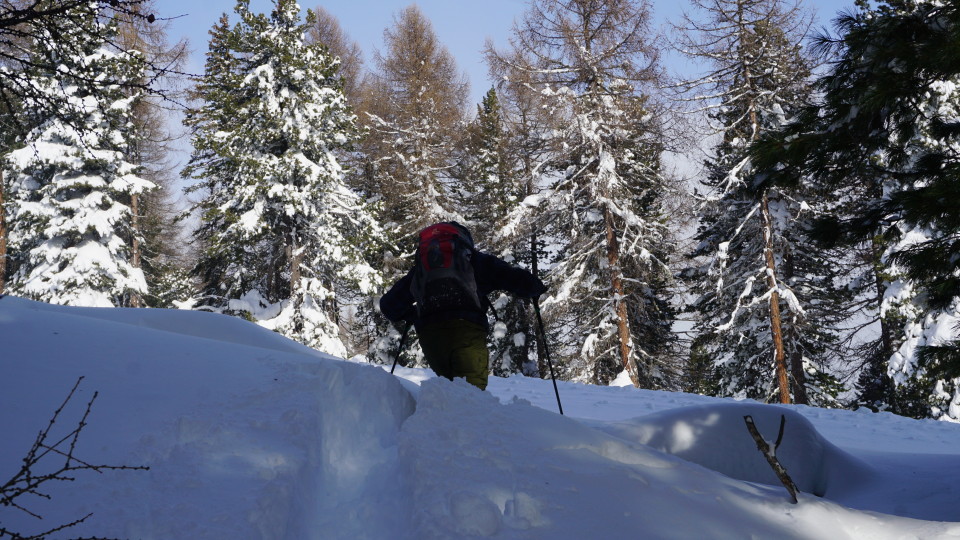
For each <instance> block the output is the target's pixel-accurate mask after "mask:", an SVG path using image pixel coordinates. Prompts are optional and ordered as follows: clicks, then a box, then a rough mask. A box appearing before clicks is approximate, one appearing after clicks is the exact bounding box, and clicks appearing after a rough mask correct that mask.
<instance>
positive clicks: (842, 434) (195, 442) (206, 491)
mask: <svg viewBox="0 0 960 540" xmlns="http://www.w3.org/2000/svg"><path fill="white" fill-rule="evenodd" d="M0 336H3V347H2V349H0V350H2V353H0V354H2V356H0V373H3V377H2V378H0V433H3V444H2V445H0V482H3V481H5V480H6V479H7V478H9V477H10V476H12V475H13V474H14V472H15V471H16V468H17V467H19V463H20V461H19V460H20V458H22V457H23V455H24V453H25V452H26V450H27V449H28V448H29V446H30V444H31V443H32V442H33V439H34V438H35V437H36V434H37V432H38V431H39V430H40V429H42V428H43V427H44V426H45V425H46V423H47V421H48V420H49V418H50V416H51V414H52V412H53V410H54V409H55V408H56V407H57V405H58V404H59V403H60V402H61V401H62V400H63V398H64V397H65V396H66V394H67V392H68V391H69V389H70V388H71V387H72V386H73V384H74V383H75V382H76V380H77V378H78V377H79V376H81V375H82V376H84V377H85V379H84V380H83V381H82V383H81V385H80V389H79V391H78V395H77V396H75V398H74V400H73V401H72V402H71V403H70V406H68V407H67V409H66V410H65V411H64V413H63V414H64V417H63V418H61V422H60V423H58V426H57V427H58V428H59V430H60V432H66V431H69V429H72V427H73V425H74V424H75V422H76V421H78V420H79V418H80V416H81V415H82V413H83V410H84V407H85V404H86V402H87V401H88V400H89V399H90V397H91V395H92V393H93V392H94V391H99V397H98V398H97V400H96V402H95V403H94V406H93V410H92V413H91V416H90V418H89V419H88V422H89V424H88V425H87V426H86V428H85V429H84V431H83V433H82V435H81V437H80V442H79V444H78V447H77V455H78V456H79V457H81V458H82V459H84V460H86V461H89V462H92V463H98V464H100V463H103V464H112V465H119V464H125V465H147V466H149V467H150V470H149V471H106V472H104V473H103V474H96V473H86V472H80V473H78V474H77V481H76V482H68V483H61V484H57V485H55V486H49V489H48V490H47V491H48V493H49V494H50V495H51V496H52V499H51V500H49V501H46V500H43V499H38V498H33V499H29V500H23V501H21V503H22V504H24V505H25V506H27V507H28V508H29V509H31V510H32V511H35V512H37V513H39V514H41V515H43V516H44V520H43V521H38V520H37V519H36V518H33V517H31V516H29V515H27V514H25V513H24V512H21V511H19V510H17V509H14V508H9V507H0V527H6V528H8V529H10V530H14V531H21V532H24V533H31V532H36V531H41V530H45V529H48V528H50V527H52V526H54V525H56V524H60V523H63V522H66V521H69V520H72V519H75V518H77V517H81V516H83V515H85V514H86V513H88V512H93V515H92V516H91V517H90V518H89V519H88V520H87V521H86V522H85V523H83V524H82V525H80V526H78V527H76V528H74V529H71V530H69V535H67V534H64V535H63V536H62V537H67V536H69V537H77V536H117V537H131V538H143V539H150V538H241V539H242V538H351V539H352V538H411V539H413V538H417V539H421V538H423V539H429V538H464V537H472V538H480V537H484V538H487V537H488V538H558V539H568V538H569V539H579V538H633V537H642V538H751V537H752V538H829V539H842V538H871V539H874V538H877V539H884V538H960V507H958V506H957V504H956V501H957V498H958V496H960V482H958V481H957V480H958V479H960V467H958V464H960V426H957V425H955V424H950V423H945V422H936V421H917V420H910V419H906V418H902V417H897V416H894V415H891V414H889V413H880V414H873V413H866V412H851V411H843V410H828V409H817V408H810V407H803V406H774V405H761V404H758V403H755V402H751V401H741V402H738V401H734V400H730V399H717V398H708V397H703V396H697V395H690V394H679V393H670V392H657V391H645V390H637V389H634V388H632V387H629V386H611V387H598V386H589V385H582V384H575V383H569V382H559V383H558V386H559V392H560V396H561V399H562V400H563V406H564V412H565V413H566V414H567V416H561V415H559V414H557V412H556V398H555V397H554V394H553V386H552V385H551V383H550V381H542V380H537V379H529V378H525V377H521V376H515V377H511V378H507V379H501V378H496V377H491V382H490V386H489V391H488V392H481V391H478V390H477V389H475V388H473V387H472V386H470V385H468V384H467V383H465V382H463V381H460V380H457V381H453V382H450V381H447V380H444V379H437V378H435V377H433V376H432V373H431V372H429V371H425V370H420V369H407V368H402V367H398V368H397V374H398V376H397V377H394V376H392V375H390V374H389V372H388V370H387V369H383V368H382V367H380V366H371V365H364V364H359V363H351V362H345V361H341V360H337V359H335V358H333V357H330V356H328V355H326V354H323V353H319V352H317V351H314V350H312V349H309V348H307V347H304V346H302V345H299V344H297V343H295V342H293V341H290V340H287V339H285V338H283V337H281V336H280V335H278V334H276V333H273V332H270V331H268V330H266V329H264V328H261V327H259V326H257V325H255V324H252V323H248V322H245V321H243V320H240V319H238V318H232V317H227V316H223V315H218V314H214V313H204V312H189V311H176V310H170V311H167V310H146V309H140V310H134V309H97V308H77V307H67V306H53V305H48V304H42V303H36V302H32V301H28V300H24V299H20V298H16V297H10V296H7V297H2V298H0ZM623 379H624V378H623V377H621V378H620V379H618V381H619V384H623V383H625V382H626V381H625V380H623ZM747 414H749V415H751V416H753V417H754V419H755V420H756V422H757V425H758V428H759V429H760V431H761V433H762V434H763V435H764V436H765V437H766V438H767V439H768V440H770V441H772V440H774V439H775V438H776V431H777V427H778V425H779V421H780V416H781V415H784V417H785V418H786V424H785V426H786V427H785V432H784V438H783V443H782V445H781V447H780V449H779V450H778V454H777V455H778V456H779V457H780V458H781V459H782V461H783V463H784V464H785V466H786V467H787V469H788V471H790V473H791V474H792V475H793V477H794V480H795V481H796V482H797V484H798V485H799V486H800V488H801V491H802V493H801V494H800V502H799V504H797V505H792V504H790V503H789V500H788V496H787V494H786V491H785V490H784V488H783V487H782V486H780V485H779V483H778V482H777V481H776V479H775V478H774V477H773V476H772V473H771V472H770V469H769V467H768V466H767V464H766V462H765V460H764V459H763V457H762V456H761V454H760V453H759V452H758V451H757V450H756V447H755V444H754V443H753V440H752V439H751V438H750V436H749V434H748V433H747V430H746V428H745V426H744V423H743V416H744V415H747ZM45 487H47V486H45ZM814 493H820V494H822V495H823V497H818V496H817V495H815V494H814Z"/></svg>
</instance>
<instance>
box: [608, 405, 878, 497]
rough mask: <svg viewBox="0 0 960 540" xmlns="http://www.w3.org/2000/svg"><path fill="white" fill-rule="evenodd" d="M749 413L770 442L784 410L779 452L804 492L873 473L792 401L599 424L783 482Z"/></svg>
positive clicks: (755, 478) (753, 478) (740, 474)
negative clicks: (755, 432) (782, 404)
mask: <svg viewBox="0 0 960 540" xmlns="http://www.w3.org/2000/svg"><path fill="white" fill-rule="evenodd" d="M747 415H750V416H752V417H753V420H754V422H756V425H757V429H758V430H759V431H760V434H761V435H762V436H763V438H764V439H766V440H767V441H768V442H769V443H770V444H771V446H772V445H773V443H774V442H775V441H776V438H777V433H778V430H779V428H780V417H781V415H783V417H784V418H785V420H786V423H785V428H784V436H783V440H782V443H781V445H780V448H779V450H778V451H777V458H778V459H779V460H780V463H781V464H783V466H784V467H785V468H786V469H787V472H788V473H789V474H790V477H791V478H793V481H794V482H795V483H796V484H797V487H798V488H799V489H800V490H801V491H803V492H806V493H812V494H814V495H819V496H823V495H829V488H830V480H831V479H834V482H835V483H836V482H837V481H839V479H841V478H842V479H843V480H844V487H845V488H847V487H850V484H853V483H856V482H857V481H858V480H861V481H862V480H865V479H866V478H868V477H869V475H870V470H869V467H868V466H867V465H866V464H865V463H863V462H862V461H860V460H858V459H856V458H854V457H853V456H851V455H849V454H847V453H846V452H844V451H843V450H840V449H839V448H837V447H836V446H834V445H833V444H831V443H830V442H829V441H827V440H825V439H824V438H823V437H822V436H821V435H820V434H819V433H818V432H817V430H816V428H814V427H813V424H812V423H811V422H810V421H809V420H807V419H806V418H804V417H803V416H802V415H801V414H800V413H798V412H797V411H795V410H793V409H791V408H787V407H777V406H774V405H761V404H758V403H721V404H713V405H700V406H693V407H681V408H677V409H671V410H667V411H662V412H659V413H654V414H650V415H646V416H642V417H639V418H635V419H632V420H629V421H625V422H617V423H611V424H597V427H598V428H599V429H602V430H604V431H606V432H607V433H610V434H612V435H616V436H617V437H620V438H623V439H626V440H628V441H632V442H635V443H638V444H645V445H648V446H650V447H651V448H655V449H657V450H660V451H661V452H666V453H669V454H672V455H675V456H677V457H679V458H682V459H685V460H687V461H690V462H693V463H697V464H699V465H702V466H704V467H707V468H708V469H712V470H714V471H717V472H720V473H723V474H725V475H727V476H729V477H731V478H737V479H739V480H746V481H748V482H760V483H764V484H770V485H773V486H780V485H782V484H781V483H780V480H779V479H778V478H777V476H776V474H775V473H774V472H773V470H772V469H771V468H770V465H769V464H768V463H767V460H766V459H765V458H764V457H763V454H761V453H760V451H758V450H757V445H756V443H755V442H754V440H753V437H751V436H750V433H749V432H748V431H747V427H746V424H745V423H744V416H747ZM837 472H840V474H835V473H837Z"/></svg>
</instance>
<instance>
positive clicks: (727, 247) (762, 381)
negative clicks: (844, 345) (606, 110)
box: [679, 0, 839, 404]
mask: <svg viewBox="0 0 960 540" xmlns="http://www.w3.org/2000/svg"><path fill="white" fill-rule="evenodd" d="M693 5H694V6H695V7H696V8H697V11H698V12H699V13H700V15H701V19H700V20H694V19H693V18H691V17H690V16H687V17H686V20H685V26H684V27H683V29H682V30H683V31H682V32H681V33H680V35H681V36H682V37H681V43H680V44H679V47H680V49H681V50H683V51H684V52H685V53H686V54H687V55H688V56H690V57H692V58H694V59H697V60H701V61H706V62H708V64H709V67H708V71H707V72H706V73H705V74H704V75H702V76H701V77H699V78H696V79H693V80H688V81H684V82H682V83H680V85H679V87H680V88H681V89H682V90H683V91H684V92H685V96H691V97H689V98H688V99H692V100H694V101H697V102H700V104H701V108H700V109H699V110H701V111H706V112H707V113H708V114H709V116H710V118H711V119H712V121H713V123H714V129H715V130H716V132H718V133H719V134H720V135H721V140H720V142H719V144H718V145H717V147H716V149H715V155H714V156H713V157H712V158H711V159H710V160H709V161H708V162H707V167H706V177H705V178H704V179H703V180H702V185H703V186H704V187H705V188H706V190H707V193H706V195H705V196H704V197H703V200H702V202H701V209H700V212H701V213H700V227H699V230H698V233H697V240H698V241H699V245H698V246H697V248H696V249H695V251H694V252H693V254H692V255H693V256H694V257H697V258H699V259H701V260H702V261H703V265H702V266H701V267H699V268H695V269H691V270H690V271H688V272H686V273H685V275H686V277H687V278H688V280H690V282H691V283H692V285H693V290H694V291H695V292H696V293H697V294H698V296H699V298H698V299H697V300H696V302H695V303H694V305H693V309H694V311H695V312H696V314H697V317H698V319H699V320H700V325H699V326H700V333H699V335H698V336H697V337H696V338H695V340H694V341H695V343H697V345H698V347H700V348H701V350H699V351H698V353H697V354H698V355H700V357H701V358H702V357H704V356H705V357H708V358H712V359H713V361H714V369H715V374H714V378H715V380H716V384H715V385H714V388H716V389H717V390H718V391H719V393H720V394H721V395H728V396H741V397H750V398H753V399H759V400H771V399H777V400H779V401H780V402H783V403H789V402H791V401H796V402H798V403H808V402H811V401H812V402H815V403H818V404H828V403H832V402H834V400H835V386H836V385H835V381H834V380H833V379H831V378H830V377H829V376H828V375H827V374H825V373H824V369H825V365H826V364H827V362H828V359H829V358H830V356H829V354H830V353H831V352H833V349H832V348H831V347H835V346H836V343H837V342H838V339H839V338H838V336H837V335H836V333H835V332H834V331H832V330H831V325H830V324H827V323H832V322H836V321H833V320H831V319H830V317H829V316H830V315H832V313H833V311H831V310H822V309H820V306H823V305H826V304H828V303H829V301H831V300H836V298H835V291H834V288H835V287H834V278H835V276H834V275H833V274H832V273H831V271H830V266H829V265H828V264H824V262H823V261H824V259H823V257H821V256H820V254H818V253H815V252H814V251H811V250H810V249H809V247H808V244H809V242H807V240H806V239H805V237H804V229H805V227H806V225H805V223H807V222H809V220H810V219H811V218H812V213H813V211H814V210H813V209H812V208H811V200H810V199H811V197H810V194H809V193H804V192H803V191H802V190H800V189H794V190H783V189H770V188H766V187H761V188H760V189H758V188H757V183H756V182H755V179H754V177H753V174H754V173H753V168H752V164H751V162H750V160H749V158H748V155H747V149H748V147H749V145H750V143H751V142H752V141H754V140H756V139H757V138H758V137H759V136H761V135H762V134H763V133H765V132H768V131H775V130H778V129H780V127H781V125H782V124H783V123H784V122H786V121H787V120H788V119H789V118H790V116H791V114H792V113H793V111H794V110H796V109H797V108H798V107H799V106H800V105H801V103H802V102H803V100H804V99H805V98H806V97H807V95H808V93H809V83H808V78H809V76H810V72H811V69H812V66H813V58H812V57H811V56H810V55H809V54H807V53H805V52H804V51H803V49H802V47H801V40H802V39H803V37H804V34H805V31H806V28H807V27H808V25H809V20H808V19H807V18H806V17H805V16H804V15H803V13H802V11H801V10H800V6H799V5H798V4H797V3H789V2H785V1H782V0H717V1H710V2H704V1H701V0H694V2H693ZM703 96H708V97H703ZM817 381H819V382H820V383H822V384H815V383H816V382H817ZM824 387H828V388H830V389H831V391H825V390H824Z"/></svg>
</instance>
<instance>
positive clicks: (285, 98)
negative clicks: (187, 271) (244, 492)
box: [185, 0, 381, 356]
mask: <svg viewBox="0 0 960 540" xmlns="http://www.w3.org/2000/svg"><path fill="white" fill-rule="evenodd" d="M299 12H300V7H299V6H298V5H297V3H296V2H294V1H293V0H277V1H276V2H275V9H274V10H273V12H272V14H271V15H270V16H269V17H267V16H265V15H262V14H255V13H252V12H251V11H250V10H249V7H248V2H247V1H246V0H240V1H238V3H237V6H236V13H237V14H238V15H239V18H240V21H239V22H238V23H237V24H236V25H235V26H233V27H232V28H231V27H229V26H228V24H227V22H228V21H227V19H226V17H224V18H223V19H222V20H221V22H220V23H219V24H218V25H217V26H216V27H215V28H214V30H213V32H212V33H213V37H214V39H213V40H212V41H211V50H210V53H209V54H208V59H207V68H206V72H205V77H204V79H203V80H202V81H200V84H199V87H198V90H199V92H201V95H203V96H204V98H205V99H206V102H205V103H204V104H203V105H202V107H200V108H198V109H197V110H196V111H195V112H194V113H193V115H192V117H191V120H190V122H191V125H192V126H193V128H194V135H193V140H194V147H195V148H196V149H197V150H196V151H195V153H194V155H193V156H192V159H191V162H190V163H189V165H188V167H187V168H186V170H185V174H187V175H190V176H192V177H195V178H198V179H200V180H201V181H202V182H201V183H200V184H198V185H199V186H200V189H203V190H205V191H206V193H205V198H204V199H202V200H201V201H200V202H199V204H198V205H197V210H198V211H200V217H201V226H200V228H199V229H198V231H197V233H196V235H197V238H198V239H201V240H202V243H203V246H204V248H205V249H204V253H203V255H202V256H201V259H200V261H199V263H198V265H197V267H196V272H197V275H198V276H199V277H200V278H201V279H203V280H204V287H205V292H204V296H203V297H202V298H201V299H200V300H201V301H200V304H199V306H198V307H200V308H202V309H211V310H217V311H227V312H233V313H238V314H243V315H245V316H248V317H251V318H253V319H255V320H256V321H257V322H258V323H259V324H261V325H263V326H265V327H267V328H271V329H274V330H276V331H278V332H280V333H282V334H284V335H286V336H288V337H290V338H292V339H296V340H297V341H300V342H301V343H304V344H306V345H309V346H311V347H315V348H318V349H321V350H323V351H325V352H328V353H330V354H334V355H341V356H342V355H345V354H346V352H347V351H346V347H345V346H344V344H343V341H342V339H341V336H340V328H339V316H340V308H341V305H340V302H339V299H340V298H346V297H349V296H350V295H368V294H371V293H372V292H373V291H375V290H376V289H377V287H378V286H379V285H380V275H379V273H378V272H376V271H375V270H374V269H373V268H372V267H371V266H370V265H369V264H368V263H367V262H366V261H365V260H364V257H363V251H362V247H361V246H363V245H364V244H365V243H366V244H369V243H371V242H375V241H376V239H377V238H379V237H380V236H381V234H380V233H379V231H378V227H377V224H376V222H375V221H374V219H373V217H372V216H371V215H370V213H369V212H368V211H367V208H366V206H365V205H364V202H363V201H362V200H361V199H360V197H359V196H358V195H357V194H356V193H355V192H353V191H352V190H350V189H349V188H348V187H347V186H346V184H345V182H344V170H343V167H342V166H341V164H340V163H339V162H338V160H337V158H336V155H335V151H336V149H338V148H341V147H344V146H345V145H348V144H350V143H351V141H353V140H354V139H355V138H356V134H357V129H356V119H355V117H354V116H353V114H352V113H351V112H350V110H349V107H347V105H346V103H345V100H344V96H343V92H342V89H341V86H340V78H339V77H338V76H337V68H338V62H337V61H336V60H335V59H334V58H333V57H331V56H330V55H329V54H327V52H326V50H325V48H324V47H323V46H321V45H318V44H313V45H307V44H306V43H305V42H304V39H305V38H304V35H305V32H306V29H307V28H309V26H310V25H311V24H312V23H313V19H312V15H311V14H310V13H308V16H307V20H306V22H305V23H304V22H302V21H301V19H300V14H299Z"/></svg>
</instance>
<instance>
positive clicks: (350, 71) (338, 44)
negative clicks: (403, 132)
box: [306, 6, 363, 106]
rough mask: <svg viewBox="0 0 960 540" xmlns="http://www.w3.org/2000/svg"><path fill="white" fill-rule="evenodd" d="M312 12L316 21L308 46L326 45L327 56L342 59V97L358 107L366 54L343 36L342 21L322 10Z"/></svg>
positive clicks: (316, 9) (320, 7)
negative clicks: (315, 44) (364, 55)
mask: <svg viewBox="0 0 960 540" xmlns="http://www.w3.org/2000/svg"><path fill="white" fill-rule="evenodd" d="M311 11H313V16H314V18H315V20H314V23H313V25H311V26H310V27H309V28H308V29H307V38H306V42H307V43H308V44H314V43H320V44H323V46H324V47H326V48H327V53H328V54H330V55H331V56H333V57H335V58H339V59H340V68H339V69H338V70H337V71H338V73H339V74H340V77H341V78H342V79H343V95H344V96H346V98H347V102H348V103H350V104H351V105H352V106H356V105H357V104H359V103H360V101H361V98H362V90H361V88H362V83H363V77H362V74H363V51H362V50H361V49H360V45H359V44H358V43H357V42H356V41H354V40H353V39H351V38H350V36H348V35H347V33H346V32H344V30H343V28H342V27H341V26H340V21H338V20H337V18H336V17H334V16H333V14H332V13H330V12H329V11H327V10H326V9H324V8H323V6H317V7H315V8H313V9H312V10H311Z"/></svg>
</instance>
